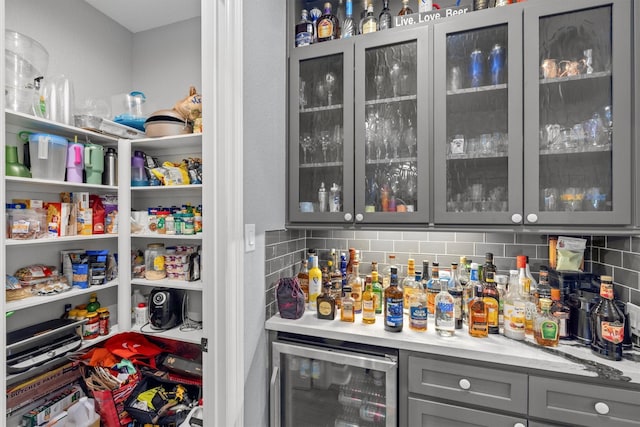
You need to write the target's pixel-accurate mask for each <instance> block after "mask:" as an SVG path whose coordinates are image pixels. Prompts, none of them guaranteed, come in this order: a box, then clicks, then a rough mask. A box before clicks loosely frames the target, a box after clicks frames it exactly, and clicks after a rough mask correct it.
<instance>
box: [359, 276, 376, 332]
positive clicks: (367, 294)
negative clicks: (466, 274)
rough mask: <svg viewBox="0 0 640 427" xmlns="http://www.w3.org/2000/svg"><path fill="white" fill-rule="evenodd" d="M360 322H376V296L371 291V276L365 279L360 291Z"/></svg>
mask: <svg viewBox="0 0 640 427" xmlns="http://www.w3.org/2000/svg"><path fill="white" fill-rule="evenodd" d="M362 323H366V324H373V323H376V296H375V294H374V293H373V283H372V282H371V276H370V275H367V278H366V279H365V286H364V292H363V293H362Z"/></svg>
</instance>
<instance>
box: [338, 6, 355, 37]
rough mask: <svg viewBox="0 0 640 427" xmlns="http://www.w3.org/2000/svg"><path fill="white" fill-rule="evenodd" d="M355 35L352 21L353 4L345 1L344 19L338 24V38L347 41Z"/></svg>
mask: <svg viewBox="0 0 640 427" xmlns="http://www.w3.org/2000/svg"><path fill="white" fill-rule="evenodd" d="M355 35H356V26H355V22H354V21H353V3H352V0H346V3H345V18H344V20H343V21H342V23H341V24H340V38H342V39H347V38H349V37H353V36H355Z"/></svg>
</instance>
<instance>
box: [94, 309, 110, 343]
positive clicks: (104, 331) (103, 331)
mask: <svg viewBox="0 0 640 427" xmlns="http://www.w3.org/2000/svg"><path fill="white" fill-rule="evenodd" d="M96 313H98V333H99V334H100V335H102V336H105V335H109V330H110V329H111V324H110V322H109V309H108V308H107V307H100V308H99V309H97V310H96Z"/></svg>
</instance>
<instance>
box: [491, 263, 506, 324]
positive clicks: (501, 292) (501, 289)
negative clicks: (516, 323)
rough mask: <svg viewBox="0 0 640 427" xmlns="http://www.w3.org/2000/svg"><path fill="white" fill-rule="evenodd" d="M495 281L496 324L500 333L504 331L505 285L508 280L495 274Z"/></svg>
mask: <svg viewBox="0 0 640 427" xmlns="http://www.w3.org/2000/svg"><path fill="white" fill-rule="evenodd" d="M494 278H495V280H496V288H498V297H499V299H498V324H499V325H500V332H502V331H503V329H504V298H505V296H506V295H507V284H508V283H509V278H508V277H507V276H505V275H504V274H496V275H495V276H494Z"/></svg>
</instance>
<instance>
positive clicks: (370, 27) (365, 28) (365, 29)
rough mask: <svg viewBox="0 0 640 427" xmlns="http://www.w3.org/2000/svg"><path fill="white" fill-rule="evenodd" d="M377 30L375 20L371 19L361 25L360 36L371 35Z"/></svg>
mask: <svg viewBox="0 0 640 427" xmlns="http://www.w3.org/2000/svg"><path fill="white" fill-rule="evenodd" d="M377 30H378V24H377V22H376V21H375V20H373V19H371V20H369V21H368V22H365V23H364V24H362V34H368V33H373V32H375V31H377Z"/></svg>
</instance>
